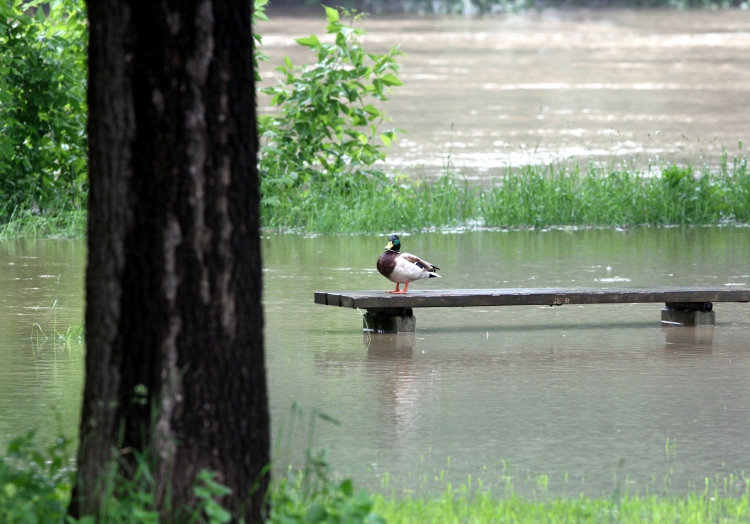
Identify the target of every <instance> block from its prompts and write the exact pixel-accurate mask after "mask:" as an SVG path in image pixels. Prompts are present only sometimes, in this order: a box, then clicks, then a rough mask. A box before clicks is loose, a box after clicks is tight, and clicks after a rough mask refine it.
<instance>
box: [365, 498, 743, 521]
mask: <svg viewBox="0 0 750 524" xmlns="http://www.w3.org/2000/svg"><path fill="white" fill-rule="evenodd" d="M374 509H375V511H376V512H377V513H378V514H380V515H381V516H382V517H383V518H384V519H385V520H386V521H387V522H392V523H398V524H411V523H414V524H417V523H423V522H435V523H437V522H440V523H471V522H476V523H479V522H481V523H490V522H498V523H499V522H507V523H514V524H523V523H529V524H531V523H538V522H547V523H553V522H554V523H556V522H560V523H569V522H578V523H585V522H591V523H601V522H608V523H615V522H617V523H629V522H633V523H635V522H649V523H670V524H674V523H696V524H699V523H700V524H706V523H714V522H715V523H730V522H748V521H750V508H749V507H748V495H747V493H745V494H744V495H742V496H741V497H736V498H735V497H728V496H722V495H720V494H719V493H718V492H711V493H708V492H704V493H701V494H690V495H686V496H683V497H662V496H657V495H647V496H632V497H628V496H626V497H622V498H612V499H605V498H602V499H597V498H588V497H584V496H580V497H578V498H575V499H564V498H556V499H552V500H541V501H539V500H527V499H522V498H518V497H516V496H513V495H511V496H509V497H508V496H505V497H497V496H493V495H492V494H491V493H489V492H483V493H477V494H476V495H475V496H457V495H456V493H454V492H452V491H451V490H450V489H448V490H446V492H445V493H444V494H443V495H442V496H441V497H439V498H437V499H404V500H397V499H394V498H385V497H382V496H377V497H376V504H375V508H374Z"/></svg>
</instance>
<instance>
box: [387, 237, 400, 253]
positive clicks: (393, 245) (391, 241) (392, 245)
mask: <svg viewBox="0 0 750 524" xmlns="http://www.w3.org/2000/svg"><path fill="white" fill-rule="evenodd" d="M385 249H386V250H388V249H390V250H392V251H396V252H398V251H399V250H400V249H401V241H400V240H399V239H398V237H397V236H396V235H391V236H389V237H388V245H387V246H385Z"/></svg>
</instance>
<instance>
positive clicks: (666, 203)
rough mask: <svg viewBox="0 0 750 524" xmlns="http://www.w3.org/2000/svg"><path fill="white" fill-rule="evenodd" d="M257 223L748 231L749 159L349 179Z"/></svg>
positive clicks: (296, 194)
mask: <svg viewBox="0 0 750 524" xmlns="http://www.w3.org/2000/svg"><path fill="white" fill-rule="evenodd" d="M262 221H263V226H264V228H266V229H267V230H270V231H283V232H298V233H374V232H383V231H423V230H430V229H441V228H453V227H494V228H527V227H535V228H542V227H551V226H580V227H591V226H593V227H624V226H664V225H714V224H719V223H722V222H739V223H747V222H750V170H749V169H748V164H747V158H734V159H731V160H729V159H727V158H726V157H725V158H724V159H723V161H722V162H721V163H720V164H719V166H718V167H717V168H715V169H710V168H709V167H707V166H705V167H702V168H696V167H693V166H677V165H674V164H671V165H665V166H661V167H658V168H656V167H655V168H651V169H648V170H639V169H635V168H618V169H613V168H611V167H608V166H606V165H596V164H592V165H590V166H589V167H588V168H586V169H585V170H582V169H581V168H580V167H579V166H578V165H566V164H551V165H540V166H525V167H520V168H513V169H508V170H507V172H506V173H505V175H504V176H502V177H500V178H498V179H494V180H492V181H491V184H490V185H489V186H488V187H483V186H480V185H479V184H477V183H469V182H467V181H466V180H464V179H462V178H461V177H460V175H458V174H456V173H455V172H452V171H446V173H445V174H444V175H443V176H441V177H439V178H438V179H437V180H434V181H426V180H421V179H418V178H413V177H412V178H410V177H406V176H403V175H401V176H397V177H394V178H372V177H365V176H359V177H357V176H350V177H347V178H342V179H334V180H332V181H330V182H329V183H326V184H323V183H318V184H309V185H305V186H300V187H295V188H291V189H285V190H284V191H280V192H278V193H276V194H274V195H265V196H264V203H263V206H262ZM85 233H86V213H85V212H84V211H62V212H57V213H54V214H34V213H32V212H30V211H17V212H14V213H13V214H12V215H11V216H10V218H9V219H8V220H7V221H6V222H5V223H3V224H0V239H8V238H16V237H70V236H84V235H85Z"/></svg>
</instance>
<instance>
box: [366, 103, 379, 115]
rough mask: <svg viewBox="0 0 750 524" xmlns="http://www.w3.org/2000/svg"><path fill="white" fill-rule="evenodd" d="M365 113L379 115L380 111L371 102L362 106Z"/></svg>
mask: <svg viewBox="0 0 750 524" xmlns="http://www.w3.org/2000/svg"><path fill="white" fill-rule="evenodd" d="M362 109H363V110H364V111H365V112H366V113H368V114H370V115H372V116H380V111H378V108H377V107H375V106H374V105H372V104H367V105H366V106H364V107H363V108H362Z"/></svg>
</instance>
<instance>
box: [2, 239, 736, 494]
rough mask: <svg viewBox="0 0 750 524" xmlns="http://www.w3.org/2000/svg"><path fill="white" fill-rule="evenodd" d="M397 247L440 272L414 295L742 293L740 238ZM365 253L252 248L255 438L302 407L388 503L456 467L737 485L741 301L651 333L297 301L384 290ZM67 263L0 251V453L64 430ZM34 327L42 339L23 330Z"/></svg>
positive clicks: (626, 314) (493, 482) (511, 310)
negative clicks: (401, 327)
mask: <svg viewBox="0 0 750 524" xmlns="http://www.w3.org/2000/svg"><path fill="white" fill-rule="evenodd" d="M402 242H403V246H404V250H406V251H410V252H414V253H417V254H419V255H422V256H424V258H426V259H427V260H429V261H431V262H434V263H435V264H437V265H438V266H440V267H441V268H443V271H442V274H443V278H442V279H430V280H429V281H421V282H416V283H414V284H413V285H412V286H413V288H414V289H437V288H472V287H474V288H487V287H505V286H507V287H546V286H553V287H554V286H560V287H575V286H581V287H608V286H609V287H627V286H661V285H680V286H695V285H711V286H743V287H747V286H750V268H748V265H747V254H748V252H750V228H745V227H733V226H732V227H711V228H686V229H680V228H673V229H634V230H629V231H627V232H618V231H615V230H578V231H575V230H571V231H559V230H551V231H518V232H486V231H485V232H471V233H461V234H460V233H448V234H440V233H430V234H415V235H410V236H402ZM385 243H386V239H385V237H377V236H352V237H347V236H337V237H319V238H304V237H301V236H293V235H286V236H284V235H279V236H275V235H274V236H270V237H268V238H266V239H264V242H263V249H264V267H265V270H264V278H265V296H264V303H265V315H266V353H267V370H268V377H269V393H270V404H271V413H272V422H273V433H274V435H278V434H279V431H280V428H281V427H282V426H283V427H284V428H285V430H284V432H285V433H284V434H285V435H286V434H288V432H289V431H290V430H289V420H290V412H291V406H292V404H293V403H294V402H298V403H300V404H301V406H302V407H303V408H304V409H305V413H307V414H309V413H310V411H311V410H312V409H319V410H321V411H323V412H325V413H326V414H328V415H330V416H331V417H334V418H336V419H338V420H339V421H340V422H341V425H340V426H335V425H332V424H328V423H324V422H323V421H320V422H319V423H318V424H317V426H316V429H315V443H316V444H318V445H324V444H325V445H327V446H328V447H329V449H330V460H331V463H332V465H333V467H334V469H335V470H336V471H337V472H339V473H340V474H343V475H351V476H353V477H354V478H355V480H356V481H357V483H358V484H360V485H364V486H367V487H369V488H371V489H386V491H389V492H390V491H393V492H395V493H397V494H401V493H428V492H432V491H434V490H436V489H442V488H443V487H444V486H445V485H446V483H447V482H453V483H454V485H455V484H456V483H461V482H465V481H466V480H467V478H468V476H469V475H471V477H472V479H473V482H474V484H473V485H474V486H476V481H477V479H478V478H479V479H482V481H483V482H484V483H485V485H490V486H493V487H494V488H496V490H499V491H502V489H504V487H505V486H506V483H507V482H510V483H512V485H513V488H514V489H515V490H516V491H517V492H520V493H523V494H528V495H539V496H541V495H543V494H544V493H545V488H544V486H545V485H546V492H547V493H550V494H568V495H571V496H577V495H578V494H579V493H580V492H582V491H583V492H586V493H588V494H589V495H596V496H601V495H604V496H609V495H611V494H612V493H613V492H614V490H615V489H618V488H619V489H620V490H624V489H629V490H631V491H638V492H645V491H647V490H648V491H651V492H661V491H662V490H663V489H665V488H666V489H668V490H671V491H672V492H678V493H682V492H685V491H687V490H691V489H696V490H701V489H702V488H703V486H704V478H705V477H710V478H714V477H715V476H716V475H720V476H721V477H724V476H729V475H730V474H731V475H735V476H737V475H741V473H742V472H743V471H744V472H746V473H750V439H748V438H747V435H748V433H749V432H750V382H749V381H748V376H750V315H748V313H750V309H749V308H750V305H748V304H717V305H716V306H715V311H716V317H717V324H716V327H715V328H701V329H699V330H696V329H694V328H675V327H672V328H666V327H662V326H661V325H660V321H659V319H660V312H659V310H660V307H661V305H659V304H641V305H639V304H633V305H627V304H626V305H596V306H585V307H581V306H577V305H576V306H563V307H555V308H550V307H535V306H530V307H505V308H502V307H498V308H465V309H428V310H417V311H416V312H415V314H416V316H417V333H416V335H415V336H410V335H400V336H388V335H380V336H377V335H373V336H372V337H368V336H365V335H363V333H362V329H361V326H362V321H361V318H360V315H359V313H358V312H357V311H356V310H344V309H340V308H332V307H325V306H319V305H315V304H313V292H314V291H316V290H329V291H332V290H355V289H359V290H363V289H383V290H385V289H389V288H390V287H391V283H390V282H388V281H386V280H385V279H384V278H383V277H381V276H380V275H379V274H378V273H377V272H376V270H375V260H376V258H377V257H378V255H379V253H380V252H381V251H382V249H383V245H384V244H385ZM84 258H85V245H84V242H83V241H70V240H47V241H28V242H6V243H3V244H0V282H2V290H3V292H2V303H1V306H0V444H2V445H4V444H5V442H7V440H8V439H9V438H10V437H11V436H14V435H19V434H20V433H22V432H24V431H26V430H28V429H32V428H38V430H39V433H40V438H42V439H45V440H50V439H52V438H54V436H55V435H57V434H58V432H59V431H63V432H64V433H66V434H67V435H74V434H75V432H76V428H77V424H78V412H79V409H80V395H81V388H82V380H83V373H82V372H83V350H82V348H81V346H80V345H79V344H76V343H72V344H70V345H65V344H64V343H62V342H61V341H59V340H58V341H55V340H54V339H53V337H52V336H51V335H52V333H53V331H54V330H53V325H54V322H55V317H54V315H55V311H56V312H57V319H56V323H57V324H56V326H57V330H58V331H64V330H65V329H67V327H68V325H71V324H78V323H80V321H81V318H82V313H83V311H82V308H83V301H82V289H83V270H84ZM58 277H59V282H58ZM56 297H57V305H56V306H55V309H54V310H53V309H52V305H53V304H54V303H55V298H56ZM35 324H39V325H40V326H41V328H42V329H43V331H44V332H45V333H46V334H47V335H49V336H50V338H49V339H48V340H46V341H42V343H39V341H38V339H37V338H35V337H32V333H34V332H35V331H34V325H35ZM300 424H301V422H300V421H297V430H296V431H295V432H294V437H293V444H294V447H295V449H296V450H297V451H299V450H300V449H301V448H303V447H304V446H305V444H306V442H307V440H306V437H305V436H304V435H303V433H306V431H300V429H301V428H300ZM668 439H669V440H668ZM668 442H669V443H668ZM298 457H299V453H292V455H290V456H289V457H288V458H290V459H291V460H296V459H297V458H298ZM741 487H742V486H741V485H738V486H737V489H740V488H741Z"/></svg>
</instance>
